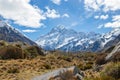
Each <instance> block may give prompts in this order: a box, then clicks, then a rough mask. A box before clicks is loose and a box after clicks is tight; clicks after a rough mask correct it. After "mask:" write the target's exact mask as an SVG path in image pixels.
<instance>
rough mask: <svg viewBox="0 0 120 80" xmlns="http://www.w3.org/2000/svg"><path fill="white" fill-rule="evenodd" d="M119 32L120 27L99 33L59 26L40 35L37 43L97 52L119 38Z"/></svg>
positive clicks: (72, 49) (44, 46) (44, 45)
mask: <svg viewBox="0 0 120 80" xmlns="http://www.w3.org/2000/svg"><path fill="white" fill-rule="evenodd" d="M61 28H62V29H61ZM119 34H120V28H118V29H114V30H112V31H110V32H108V33H106V34H99V33H95V32H89V33H84V32H76V31H74V30H72V29H66V28H65V27H61V26H57V27H55V28H53V29H52V30H51V31H50V32H49V33H47V34H46V35H43V36H42V37H40V38H39V39H38V40H37V41H36V43H37V44H38V45H39V46H41V47H42V48H44V49H46V50H54V49H58V50H62V51H92V52H96V51H100V50H102V48H106V47H109V46H107V45H108V44H110V43H109V42H110V41H112V40H114V39H115V38H117V36H118V35H119ZM104 46H105V47H104Z"/></svg>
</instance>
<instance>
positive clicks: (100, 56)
mask: <svg viewBox="0 0 120 80" xmlns="http://www.w3.org/2000/svg"><path fill="white" fill-rule="evenodd" d="M106 56H107V54H105V53H102V54H98V55H97V57H96V61H95V63H96V64H98V65H102V64H105V63H106V61H105V57H106Z"/></svg>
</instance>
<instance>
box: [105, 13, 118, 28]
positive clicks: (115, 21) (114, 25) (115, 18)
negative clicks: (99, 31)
mask: <svg viewBox="0 0 120 80" xmlns="http://www.w3.org/2000/svg"><path fill="white" fill-rule="evenodd" d="M104 26H105V27H111V28H118V27H120V15H116V16H113V17H112V22H108V23H106V24H105V25H104Z"/></svg>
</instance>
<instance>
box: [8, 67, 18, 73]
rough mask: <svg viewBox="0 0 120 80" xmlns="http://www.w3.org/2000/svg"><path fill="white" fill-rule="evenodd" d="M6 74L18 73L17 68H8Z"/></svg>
mask: <svg viewBox="0 0 120 80" xmlns="http://www.w3.org/2000/svg"><path fill="white" fill-rule="evenodd" d="M7 73H19V70H18V69H17V68H10V69H9V70H8V71H7Z"/></svg>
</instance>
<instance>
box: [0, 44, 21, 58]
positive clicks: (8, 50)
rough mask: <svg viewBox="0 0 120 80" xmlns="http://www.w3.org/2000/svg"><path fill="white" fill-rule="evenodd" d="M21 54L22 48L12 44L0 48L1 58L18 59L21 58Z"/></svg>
mask: <svg viewBox="0 0 120 80" xmlns="http://www.w3.org/2000/svg"><path fill="white" fill-rule="evenodd" d="M22 55H23V54H22V49H21V48H18V47H15V46H12V45H8V46H4V47H2V48H0V57H1V59H19V58H23V56H22Z"/></svg>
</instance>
